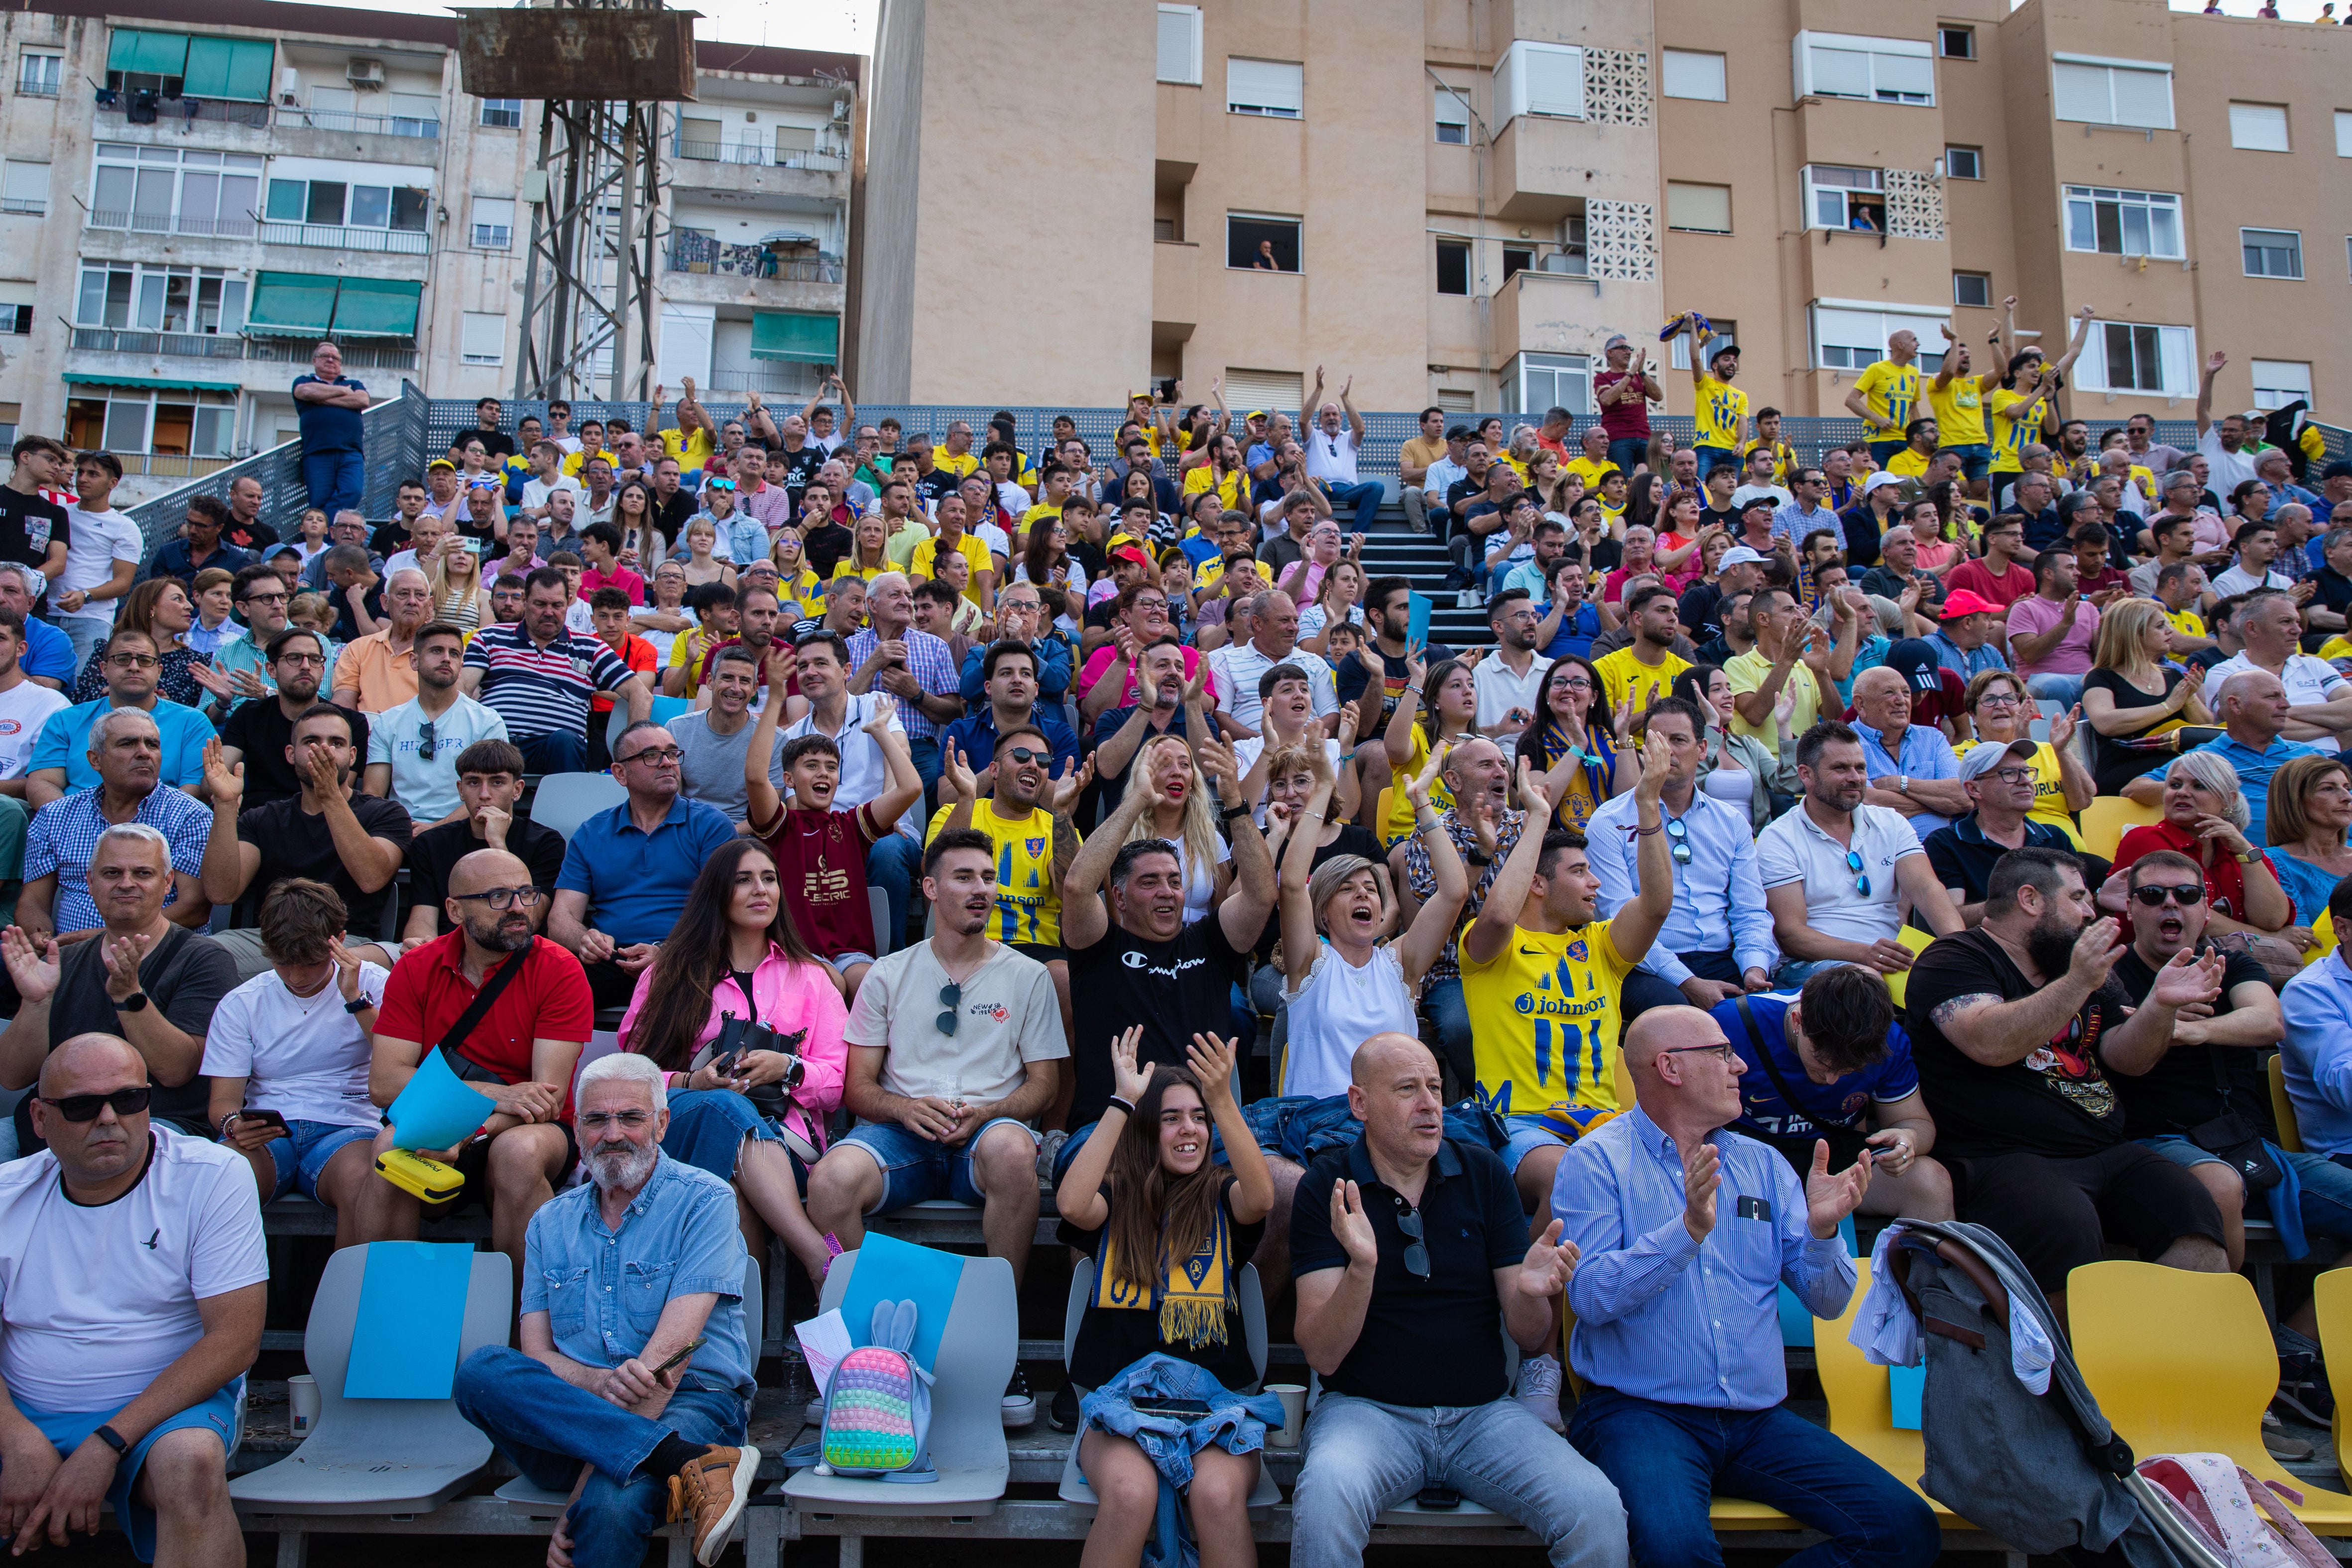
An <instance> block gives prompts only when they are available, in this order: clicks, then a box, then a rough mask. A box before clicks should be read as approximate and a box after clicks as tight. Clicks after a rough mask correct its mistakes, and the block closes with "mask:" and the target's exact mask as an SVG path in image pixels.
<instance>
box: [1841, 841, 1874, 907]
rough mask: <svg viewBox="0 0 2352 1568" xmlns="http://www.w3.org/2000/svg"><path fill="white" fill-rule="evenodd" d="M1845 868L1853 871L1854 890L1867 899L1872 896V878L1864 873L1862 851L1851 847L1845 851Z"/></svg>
mask: <svg viewBox="0 0 2352 1568" xmlns="http://www.w3.org/2000/svg"><path fill="white" fill-rule="evenodd" d="M1845 868H1846V869H1847V870H1849V871H1851V872H1853V890H1854V891H1855V892H1857V893H1860V894H1861V895H1862V896H1863V897H1864V898H1865V899H1866V898H1868V897H1870V879H1869V878H1868V877H1866V876H1864V875H1863V871H1862V853H1861V851H1859V850H1855V849H1849V850H1847V851H1846V852H1845Z"/></svg>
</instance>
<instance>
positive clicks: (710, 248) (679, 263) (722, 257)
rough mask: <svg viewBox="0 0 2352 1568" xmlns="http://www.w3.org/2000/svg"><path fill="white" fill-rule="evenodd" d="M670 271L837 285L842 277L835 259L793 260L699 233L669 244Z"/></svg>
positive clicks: (817, 257)
mask: <svg viewBox="0 0 2352 1568" xmlns="http://www.w3.org/2000/svg"><path fill="white" fill-rule="evenodd" d="M669 270H671V271H672V272H718V273H729V274H731V275H733V276H735V277H738V278H773V279H781V280H782V281H784V282H787V283H838V282H840V281H841V280H842V279H843V276H844V273H843V268H842V264H841V258H839V257H837V256H822V255H821V256H816V257H813V258H808V259H806V260H794V259H790V258H785V257H782V256H779V255H777V254H776V253H775V252H774V251H772V250H771V249H769V248H768V247H766V246H764V245H721V244H719V242H718V241H717V240H715V239H706V238H704V237H702V236H700V235H698V234H681V235H679V236H677V237H676V238H675V239H673V240H671V241H670V247H669Z"/></svg>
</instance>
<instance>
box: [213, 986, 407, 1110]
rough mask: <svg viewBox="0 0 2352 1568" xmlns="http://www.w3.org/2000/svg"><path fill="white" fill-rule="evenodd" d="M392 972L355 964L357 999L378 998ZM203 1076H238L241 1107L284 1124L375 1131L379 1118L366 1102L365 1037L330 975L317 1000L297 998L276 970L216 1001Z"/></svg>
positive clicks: (376, 1000)
mask: <svg viewBox="0 0 2352 1568" xmlns="http://www.w3.org/2000/svg"><path fill="white" fill-rule="evenodd" d="M391 978H392V975H391V972H390V971H388V970H384V969H380V968H378V967H377V966H376V965H374V964H373V963H362V964H361V965H360V994H361V995H362V996H364V997H366V998H367V999H368V1000H369V1001H370V1002H377V1003H380V1002H382V1001H383V983H384V982H385V981H387V980H389V979H391ZM203 1071H204V1074H205V1077H206V1078H241V1079H247V1080H248V1081H247V1084H246V1086H245V1103H246V1108H247V1110H274V1111H276V1112H278V1115H280V1116H283V1117H284V1118H286V1120H287V1121H323V1122H325V1123H326V1124H327V1125H328V1126H330V1127H367V1128H373V1127H374V1126H375V1125H376V1124H377V1123H378V1122H379V1121H382V1120H383V1112H382V1111H380V1110H378V1109H377V1108H376V1105H375V1102H374V1101H373V1100H370V1099H369V1098H368V1033H367V1031H366V1030H365V1029H362V1028H361V1027H360V1021H359V1020H358V1019H357V1018H355V1017H353V1016H352V1015H351V1014H349V1013H348V1012H345V1011H344V1010H343V993H342V988H341V986H339V985H336V984H334V983H333V978H332V976H330V977H329V982H328V984H326V985H324V986H322V987H321V988H320V991H319V993H318V994H316V995H314V996H297V995H295V994H294V993H292V992H291V991H289V990H288V989H286V982H284V981H283V980H280V979H279V978H278V972H277V971H276V970H274V969H270V970H264V971H263V972H262V973H259V974H257V975H255V976H254V977H253V978H252V979H250V980H248V981H247V982H246V983H245V984H242V985H240V986H238V987H237V988H236V990H234V991H232V992H230V993H229V994H227V995H226V996H224V997H222V998H221V999H220V1005H219V1006H218V1007H216V1008H215V1009H214V1012H213V1021H212V1023H211V1024H210V1025H209V1026H207V1027H206V1028H205V1065H204V1068H203Z"/></svg>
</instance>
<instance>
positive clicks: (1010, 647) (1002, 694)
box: [941, 641, 1078, 773]
mask: <svg viewBox="0 0 2352 1568" xmlns="http://www.w3.org/2000/svg"><path fill="white" fill-rule="evenodd" d="M982 668H983V671H984V673H983V675H982V686H981V689H982V691H983V692H984V693H985V694H986V696H987V699H988V700H987V701H985V702H983V703H978V704H975V705H974V707H973V710H972V712H971V716H970V717H969V718H964V719H959V720H957V721H955V722H954V723H952V724H950V725H949V726H948V727H947V731H946V733H945V735H944V736H943V737H942V742H941V743H942V745H943V746H944V745H947V744H952V745H953V746H954V747H955V749H956V751H957V752H958V753H959V754H960V755H961V757H962V758H963V762H964V766H966V767H968V768H970V769H971V771H972V772H974V773H979V772H981V771H982V769H984V768H986V767H987V766H988V764H989V763H992V762H994V761H995V760H996V737H997V736H998V735H999V734H1001V733H1003V731H1007V730H1010V729H1013V728H1014V727H1015V726H1020V727H1023V728H1029V729H1034V730H1035V731H1037V732H1038V733H1039V734H1041V735H1043V736H1045V744H1046V745H1048V746H1050V747H1052V748H1053V752H1054V767H1055V772H1057V773H1058V772H1059V771H1060V770H1062V769H1064V768H1069V769H1072V770H1076V767H1077V765H1078V738H1077V737H1076V735H1073V734H1071V733H1070V727H1069V726H1068V725H1067V724H1065V723H1063V722H1062V720H1061V716H1060V713H1059V712H1058V710H1055V709H1051V708H1047V707H1045V705H1044V704H1042V703H1040V702H1039V701H1038V700H1037V656H1036V653H1035V651H1034V649H1033V648H1032V647H1030V645H1029V644H1027V643H1024V642H1017V641H1005V642H996V643H991V644H990V645H989V647H988V650H987V654H986V657H985V658H984V660H983V664H982ZM942 754H944V753H942Z"/></svg>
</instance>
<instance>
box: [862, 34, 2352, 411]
mask: <svg viewBox="0 0 2352 1568" xmlns="http://www.w3.org/2000/svg"><path fill="white" fill-rule="evenodd" d="M937 39H951V40H953V43H954V47H952V48H947V47H926V43H927V41H935V40H937ZM1044 55H1052V56H1055V57H1056V58H1072V59H1081V60H1084V61H1085V62H1086V68H1085V69H1084V70H1082V71H1075V72H1071V73H1067V74H1066V75H1064V76H1061V77H1058V78H1057V79H1056V80H1055V89H1054V90H1053V91H1052V92H1050V93H1039V94H1030V95H1027V96H1026V97H1021V98H1008V97H1007V96H1006V92H1007V90H1008V89H1007V87H1006V84H1007V83H1008V82H1011V81H1014V80H1017V79H1019V76H1020V74H1021V72H1022V71H1023V69H1024V65H1023V63H1022V62H1024V61H1027V60H1032V59H1034V58H1041V57H1042V56H1044ZM2347 66H2352V36H2347V34H2345V33H2344V32H2343V31H2341V30H2339V29H2336V28H2332V27H2319V26H2311V25H2307V24H2294V23H2283V22H2260V21H2252V20H2240V19H2232V18H2225V17H2220V16H2199V15H2194V14H2186V13H2179V12H2174V11H2171V10H2169V9H2168V8H2167V6H2166V5H2164V4H2163V0H2026V3H2025V4H2024V5H2021V6H2020V7H2019V8H2018V9H2016V10H2015V11H2010V10H2009V9H2008V8H2007V5H2006V4H2005V3H2004V0H1950V3H1943V0H1872V3H1870V4H1864V3H1863V0H1788V3H1787V4H1783V5H1769V6H1745V5H1740V6H1725V5H1719V4H1711V3H1708V0H1651V3H1649V4H1645V5H1633V6H1623V7H1619V6H1608V7H1602V6H1591V5H1572V4H1570V3H1569V0H1349V3H1347V4H1345V5H1341V4H1338V3H1336V0H1273V3H1270V4H1269V3H1267V0H1250V3H1249V4H1246V5H1244V4H1242V3H1240V0H1199V3H1197V4H1192V3H1173V0H1155V3H1146V0H1120V3H1118V4H1115V5H1102V6H1096V7H1087V8H1084V9H1083V13H1082V14H1077V15H1073V14H1072V13H1071V11H1070V9H1069V8H1067V7H1060V6H1050V5H1045V4H1042V3H1038V0H991V3H990V4H988V5H985V6H982V5H980V4H978V0H884V5H883V12H882V19H881V26H880V29H879V34H878V42H877V49H876V55H875V73H876V82H877V88H876V111H875V112H876V118H875V122H874V137H873V147H872V154H873V156H872V161H871V167H870V173H869V175H868V180H867V185H866V190H865V192H864V194H863V196H862V204H861V210H862V212H863V214H864V215H865V221H866V223H867V225H868V226H869V232H868V237H869V239H871V240H875V241H879V242H881V243H877V244H874V245H871V246H870V247H868V249H867V250H866V261H865V272H864V275H863V277H862V279H861V282H860V288H859V295H860V299H859V302H858V304H857V306H856V307H855V308H856V310H858V311H859V312H860V313H861V314H860V319H861V321H862V325H861V328H860V331H859V347H860V352H861V358H862V375H861V382H862V384H863V386H864V388H865V390H866V393H867V395H872V396H888V397H903V398H908V399H910V400H913V401H918V402H922V401H944V402H961V401H971V400H972V399H974V398H980V399H982V400H986V401H1003V402H1010V403H1029V402H1034V403H1054V402H1074V401H1075V402H1097V403H1101V402H1109V401H1114V400H1116V399H1117V398H1118V397H1119V396H1120V395H1123V393H1124V392H1125V391H1126V390H1128V389H1129V388H1130V387H1133V386H1136V385H1139V384H1140V382H1141V380H1142V378H1143V377H1144V376H1145V375H1147V374H1149V375H1151V376H1154V377H1161V378H1167V377H1179V376H1181V378H1182V380H1183V383H1184V395H1185V397H1186V398H1187V400H1196V399H1202V398H1205V396H1206V395H1207V394H1208V391H1209V387H1210V384H1211V381H1212V379H1213V377H1216V376H1218V375H1221V374H1222V375H1223V377H1224V379H1225V382H1226V386H1227V394H1228V395H1227V401H1228V403H1229V404H1230V405H1233V406H1235V407H1237V408H1238V407H1244V406H1249V405H1269V404H1277V405H1287V406H1295V405H1297V403H1298V401H1299V399H1300V396H1301V395H1302V393H1303V391H1304V390H1305V389H1306V388H1307V387H1309V386H1311V385H1312V383H1313V380H1314V376H1315V372H1316V368H1317V366H1318V363H1319V364H1321V365H1323V366H1325V367H1326V368H1327V370H1328V380H1329V383H1330V384H1331V386H1333V387H1334V388H1336V386H1337V384H1338V382H1339V378H1340V377H1342V376H1344V375H1348V374H1352V375H1353V377H1354V379H1355V390H1354V396H1355V400H1356V402H1357V404H1358V405H1359V406H1360V407H1381V408H1413V407H1418V406H1421V405H1424V404H1428V403H1436V404H1440V405H1445V406H1448V407H1455V408H1461V409H1465V410H1467V409H1470V408H1473V407H1479V408H1487V407H1503V408H1507V409H1527V410H1539V409H1541V408H1543V407H1545V406H1548V405H1550V404H1553V403H1560V404H1564V405H1567V406H1569V407H1570V408H1571V409H1577V410H1579V411H1582V410H1583V409H1584V408H1586V407H1587V406H1588V405H1589V396H1590V378H1591V371H1592V369H1594V368H1596V367H1597V366H1598V365H1599V364H1600V363H1601V362H1600V358H1599V355H1600V350H1601V344H1602V343H1603V342H1605V340H1606V338H1607V336H1608V335H1609V334H1610V333H1611V332H1612V331H1625V332H1627V333H1629V334H1632V335H1633V336H1634V337H1635V338H1636V340H1637V341H1639V342H1643V344H1644V345H1645V347H1646V350H1647V352H1648V353H1651V354H1652V355H1653V356H1654V358H1656V359H1657V361H1658V362H1659V364H1660V368H1661V371H1662V372H1663V373H1664V374H1663V379H1664V383H1665V387H1666V403H1665V407H1666V410H1667V411H1669V412H1673V413H1678V414H1686V413H1688V412H1689V411H1690V387H1689V381H1688V379H1687V374H1686V373H1687V355H1686V353H1685V350H1684V349H1683V347H1682V346H1681V345H1679V344H1677V345H1675V346H1673V347H1671V348H1669V347H1668V346H1666V345H1661V344H1658V343H1657V342H1655V337H1654V334H1655V332H1656V330H1657V328H1658V326H1659V324H1660V323H1661V322H1662V321H1664V319H1665V318H1666V317H1667V316H1668V315H1670V314H1672V313H1674V312H1675V311H1678V310H1687V309H1696V310H1704V311H1705V312H1706V314H1707V315H1708V317H1709V318H1710V319H1711V320H1712V321H1714V322H1715V323H1716V324H1717V329H1718V331H1719V332H1720V333H1721V334H1722V335H1723V336H1725V337H1727V338H1729V339H1731V340H1732V341H1736V342H1738V343H1739V344H1740V345H1741V347H1742V349H1743V351H1744V353H1743V356H1742V369H1741V373H1740V377H1741V381H1742V382H1743V384H1745V385H1746V386H1747V388H1748V391H1749V393H1750V395H1751V396H1752V397H1753V399H1754V400H1755V402H1756V403H1757V404H1758V405H1764V404H1770V405H1777V406H1779V407H1780V408H1782V409H1784V410H1786V411H1788V412H1790V413H1793V414H1832V415H1834V414H1837V413H1839V412H1841V411H1842V409H1843V404H1844V399H1845V395H1846V393H1847V391H1848V390H1849V389H1850V386H1851V384H1852V381H1853V377H1854V375H1855V374H1858V372H1859V371H1860V370H1861V369H1862V368H1863V367H1864V366H1865V365H1867V364H1869V363H1871V362H1872V361H1873V360H1874V359H1877V358H1879V357H1881V356H1882V355H1883V354H1884V353H1885V343H1886V339H1887V337H1888V335H1889V334H1891V333H1892V332H1894V331H1900V330H1904V329H1906V328H1908V329H1910V330H1912V331H1916V332H1918V333H1919V334H1920V336H1921V338H1922V340H1923V342H1924V343H1925V344H1926V345H1927V348H1928V350H1929V359H1930V363H1936V362H1937V359H1938V358H1939V356H1938V355H1937V353H1936V351H1937V349H1938V348H1939V347H1940V344H1941V342H1942V340H1941V336H1940V331H1939V329H1940V327H1941V325H1942V324H1944V323H1947V322H1949V323H1951V324H1952V325H1953V326H1954V328H1955V330H1956V331H1959V332H1960V333H1961V334H1962V335H1963V337H1965V338H1966V339H1967V340H1968V341H1969V342H1971V343H1972V344H1973V345H1975V346H1976V348H1977V350H1978V351H1979V353H1981V351H1982V346H1983V342H1984V336H1985V333H1986V331H1988V330H1989V329H1990V327H1991V326H1992V325H1993V323H1994V321H1996V319H1997V317H1996V315H1995V311H1996V310H1998V307H1999V304H2000V300H2002V299H2003V298H2004V297H2005V296H2007V295H2010V294H2015V295H2017V296H2018V297H2019V300H2020V305H2019V309H2018V319H2019V324H2020V326H2021V328H2023V329H2025V330H2027V331H2038V332H2039V333H2040V334H2041V341H2042V342H2043V343H2044V344H2045V345H2046V346H2051V347H2053V352H2054V348H2055V345H2057V344H2059V343H2061V342H2063V340H2064V336H2065V329H2066V319H2067V317H2068V316H2069V315H2070V314H2071V313H2072V312H2073V311H2074V310H2076V309H2077V308H2078V307H2080V306H2082V305H2085V304H2087V305H2090V306H2091V307H2092V308H2093V309H2094V310H2095V311H2096V312H2097V315H2098V318H2099V322H2100V325H2099V328H2098V330H2097V331H2095V333H2094V334H2093V337H2092V339H2091V342H2090V343H2089V345H2088V347H2087V348H2086V350H2085V353H2084V357H2083V360H2082V362H2081V363H2080V364H2079V365H2078V366H2077V368H2076V371H2075V373H2074V375H2073V376H2072V377H2071V378H2070V379H2071V383H2072V391H2071V392H2070V393H2069V399H2070V407H2072V408H2073V409H2074V410H2075V411H2079V412H2081V413H2083V414H2084V416H2085V417H2090V418H2094V419H2096V418H2097V417H2098V416H2097V415H2096V414H2095V412H2094V410H2095V409H2096V408H2100V407H2105V406H2108V405H2116V406H2117V407H2118V408H2120V407H2121V406H2122V405H2130V406H2133V407H2142V406H2147V407H2152V408H2156V409H2158V411H2159V412H2161V411H2163V410H2165V409H2166V408H2169V409H2170V411H2171V412H2172V413H2173V414H2174V415H2175V416H2183V415H2185V414H2186V413H2187V412H2188V405H2189V401H2190V400H2193V399H2194V397H2195V395H2196V387H2197V367H2198V366H2199V364H2200V363H2201V362H2202V359H2203V357H2204V355H2205V354H2206V353H2208V352H2210V351H2211V350H2214V349H2220V350H2221V351H2223V352H2225V353H2228V355H2229V356H2230V364H2229V366H2228V368H2227V370H2226V371H2225V372H2224V374H2223V375H2222V377H2221V384H2220V399H2221V404H2222V405H2224V406H2234V407H2248V406H2253V405H2268V406H2275V405H2277V404H2279V403H2282V402H2284V401H2286V400H2287V399H2288V398H2291V397H2294V396H2298V395H2310V396H2313V397H2314V398H2315V402H2316V404H2317V405H2318V406H2319V407H2320V408H2321V409H2322V410H2323V411H2326V410H2327V409H2330V408H2333V409H2335V410H2336V411H2337V412H2339V413H2341V412H2343V411H2345V410H2347V409H2352V370H2347V369H2345V368H2341V367H2338V366H2336V364H2334V363H2330V362H2326V356H2324V355H2321V354H2318V353H2316V352H2315V347H2314V345H2315V344H2317V343H2324V342H2331V341H2343V340H2344V339H2345V337H2346V335H2347V329H2352V288H2347V284H2352V218H2344V217H2341V216H2330V215H2341V214H2343V213H2344V212H2346V211H2347V210H2352V208H2347V203H2346V201H2345V199H2344V198H2345V197H2346V195H2352V92H2347V90H2346V89H2343V88H2342V87H2341V85H2340V83H2341V81H2342V80H2343V79H2346V77H2347ZM2339 104H2341V105H2345V106H2347V107H2344V108H2338V107H2337V106H2338V105H2339ZM1015 110H1017V112H1016V111H1015ZM1147 208H1148V211H1147V210H1146V209H1147ZM918 210H919V211H920V213H921V215H922V217H923V222H922V224H921V225H917V224H916V223H915V221H914V220H915V215H916V213H917V212H918ZM959 215H961V216H959ZM2331 225H2333V226H2332V227H2331ZM1147 235H1148V236H1149V239H1148V240H1147V238H1146V236H1147ZM1041 279H1048V280H1050V286H1047V287H1040V286H1039V285H1040V281H1041ZM1146 299H1149V300H1150V306H1151V309H1150V317H1149V318H1148V321H1147V319H1146V318H1145V317H1144V314H1143V312H1142V311H1141V310H1139V305H1140V304H1141V302H1142V301H1143V300H1146ZM976 323H985V330H977V331H976V330H975V324H976ZM1979 368H1982V367H1981V366H1979Z"/></svg>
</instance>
